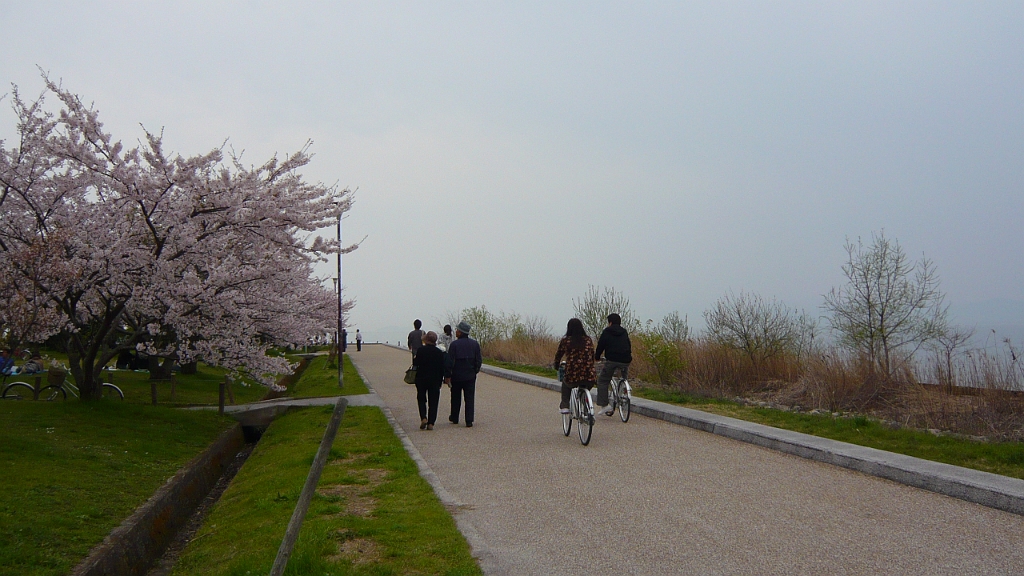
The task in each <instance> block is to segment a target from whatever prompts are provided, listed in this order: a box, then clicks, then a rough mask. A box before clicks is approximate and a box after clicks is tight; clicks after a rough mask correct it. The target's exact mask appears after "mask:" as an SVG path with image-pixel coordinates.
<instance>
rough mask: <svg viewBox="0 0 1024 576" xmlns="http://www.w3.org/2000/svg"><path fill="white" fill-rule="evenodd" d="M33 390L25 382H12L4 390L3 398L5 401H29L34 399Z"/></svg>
mask: <svg viewBox="0 0 1024 576" xmlns="http://www.w3.org/2000/svg"><path fill="white" fill-rule="evenodd" d="M35 393H36V391H35V389H34V388H32V386H30V385H28V384H26V383H25V382H12V383H11V384H8V385H7V387H6V388H4V393H3V398H4V399H6V400H31V399H32V398H34V397H35Z"/></svg>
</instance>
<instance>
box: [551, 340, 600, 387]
mask: <svg viewBox="0 0 1024 576" xmlns="http://www.w3.org/2000/svg"><path fill="white" fill-rule="evenodd" d="M585 338H586V339H587V340H586V346H584V347H583V348H572V347H571V346H570V344H569V338H562V341H561V342H559V343H558V352H556V353H555V368H556V369H557V368H558V363H559V362H561V360H562V357H563V356H565V382H567V383H571V384H576V383H579V382H594V381H595V380H597V377H596V376H595V375H594V341H593V340H591V339H590V336H585Z"/></svg>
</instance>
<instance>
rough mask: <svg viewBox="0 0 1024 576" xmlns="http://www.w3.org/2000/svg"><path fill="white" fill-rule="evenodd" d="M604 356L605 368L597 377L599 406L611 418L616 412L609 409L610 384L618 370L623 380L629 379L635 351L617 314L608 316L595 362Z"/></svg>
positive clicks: (602, 368)
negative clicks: (630, 365) (630, 364)
mask: <svg viewBox="0 0 1024 576" xmlns="http://www.w3.org/2000/svg"><path fill="white" fill-rule="evenodd" d="M601 354H604V358H605V360H604V366H602V367H601V373H600V374H599V375H598V377H597V406H598V410H602V409H603V410H604V413H605V415H606V416H611V415H612V414H614V413H615V410H613V409H610V408H609V407H608V384H609V383H610V382H611V380H612V376H614V375H615V371H616V370H618V371H619V374H620V375H621V376H622V377H623V378H629V363H630V362H632V361H633V349H632V346H631V345H630V343H629V332H627V331H626V329H625V328H623V327H622V318H621V317H620V316H619V315H618V314H615V313H612V314H609V315H608V326H607V327H606V328H605V329H604V330H603V331H602V332H601V337H600V338H598V339H597V349H596V350H594V360H601Z"/></svg>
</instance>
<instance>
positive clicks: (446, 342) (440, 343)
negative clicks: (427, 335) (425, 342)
mask: <svg viewBox="0 0 1024 576" xmlns="http://www.w3.org/2000/svg"><path fill="white" fill-rule="evenodd" d="M454 339H455V336H453V335H452V325H451V324H445V325H444V334H441V335H440V336H438V337H437V347H438V348H440V349H441V350H448V347H449V346H451V345H452V340H454Z"/></svg>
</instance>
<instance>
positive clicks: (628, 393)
mask: <svg viewBox="0 0 1024 576" xmlns="http://www.w3.org/2000/svg"><path fill="white" fill-rule="evenodd" d="M632 405H633V388H632V387H631V386H630V385H629V380H627V379H626V378H625V377H624V376H622V377H619V376H613V377H612V379H611V381H610V382H609V383H608V409H609V410H611V411H612V412H613V413H614V411H615V409H616V408H618V409H619V418H621V419H622V421H623V422H629V409H630V408H631V407H632Z"/></svg>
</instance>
